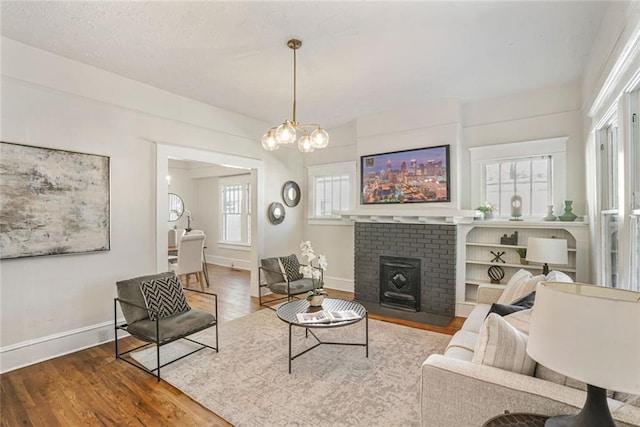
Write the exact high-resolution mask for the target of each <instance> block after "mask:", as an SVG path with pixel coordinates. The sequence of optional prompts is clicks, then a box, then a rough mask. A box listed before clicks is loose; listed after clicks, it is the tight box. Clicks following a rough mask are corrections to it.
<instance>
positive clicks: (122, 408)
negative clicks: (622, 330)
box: [0, 265, 463, 427]
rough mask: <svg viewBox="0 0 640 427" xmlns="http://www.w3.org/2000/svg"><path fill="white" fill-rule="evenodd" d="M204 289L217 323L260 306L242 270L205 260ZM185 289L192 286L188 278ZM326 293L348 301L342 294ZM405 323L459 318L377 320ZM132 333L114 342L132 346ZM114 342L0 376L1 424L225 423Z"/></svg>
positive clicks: (202, 298) (194, 299)
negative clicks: (132, 361) (134, 362)
mask: <svg viewBox="0 0 640 427" xmlns="http://www.w3.org/2000/svg"><path fill="white" fill-rule="evenodd" d="M208 267H209V268H208V271H209V278H210V282H211V287H210V288H209V290H210V291H211V292H214V293H216V294H217V295H218V317H219V321H220V323H221V324H223V323H226V322H228V321H230V320H233V319H236V318H238V317H242V316H245V315H247V314H250V313H253V312H255V311H258V310H259V309H260V307H259V305H258V299H257V298H251V297H250V294H249V273H248V272H247V271H235V270H231V269H229V268H227V267H220V266H214V265H209V266H208ZM191 287H192V288H194V289H198V287H197V285H196V284H195V283H193V284H192V285H191ZM330 295H331V296H332V297H337V298H345V299H353V294H352V293H349V292H341V291H334V290H331V291H330ZM187 300H188V301H189V304H190V305H191V306H193V307H196V308H202V309H205V310H207V309H209V310H211V306H212V305H211V304H212V297H209V296H206V295H202V294H198V293H195V292H187ZM371 318H377V319H380V320H386V321H393V322H395V323H401V324H405V325H407V326H412V327H419V328H422V329H429V330H434V331H436V332H443V333H449V334H451V333H454V332H455V331H457V330H458V329H459V328H460V325H461V324H462V320H463V319H459V318H457V319H454V321H453V322H452V323H451V324H450V325H449V326H448V327H445V328H436V327H429V326H427V325H421V324H413V323H412V322H406V321H395V320H394V319H385V318H380V317H379V316H373V315H372V316H371ZM137 343H138V342H137V341H136V340H134V339H133V338H125V339H121V340H120V344H119V345H121V346H122V348H123V349H127V348H133V347H134V346H135V345H136V344H137ZM113 352H114V350H113V343H105V344H102V345H99V346H96V347H92V348H89V349H86V350H82V351H78V352H76V353H73V354H69V355H66V356H61V357H58V358H56V359H52V360H48V361H45V362H42V363H38V364H36V365H32V366H28V367H26V368H22V369H17V370H15V371H11V372H8V373H6V374H3V375H0V413H1V416H0V422H1V424H0V425H2V426H6V427H14V426H46V427H53V426H80V425H81V426H113V425H123V426H151V425H153V426H177V425H180V426H191V425H198V426H229V425H230V424H229V423H228V422H226V421H225V420H224V419H222V418H220V417H218V416H217V415H216V414H214V413H212V412H211V411H209V410H208V409H206V408H204V407H203V406H201V405H200V404H198V403H197V402H195V401H194V400H192V399H191V398H190V397H189V396H187V395H185V394H183V393H182V392H181V391H179V390H177V389H176V388H174V387H173V386H171V385H169V384H168V383H166V382H164V381H160V382H157V381H156V379H155V378H154V377H152V376H150V375H148V374H146V373H144V372H142V371H140V370H138V369H135V368H134V367H132V366H130V365H128V364H126V363H124V362H122V361H116V360H115V358H114V353H113Z"/></svg>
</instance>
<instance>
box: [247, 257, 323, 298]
mask: <svg viewBox="0 0 640 427" xmlns="http://www.w3.org/2000/svg"><path fill="white" fill-rule="evenodd" d="M281 264H282V266H283V267H284V268H285V271H286V273H283V272H282V268H281V267H280V265H281ZM302 266H303V265H302ZM300 267H301V264H300V263H299V262H298V258H297V257H296V256H295V255H294V254H291V255H289V256H286V257H272V258H263V259H261V260H260V267H259V269H258V281H259V285H260V286H259V289H258V300H259V301H260V306H263V305H264V306H266V307H269V306H268V305H267V303H272V302H276V301H282V300H285V299H286V300H287V301H290V300H291V298H294V297H295V296H296V295H300V294H306V293H307V292H309V291H311V290H313V288H314V286H313V280H312V279H310V278H307V277H303V276H302V273H300ZM312 268H316V267H313V266H312ZM317 270H319V271H320V282H319V283H318V284H317V285H316V288H322V287H323V286H324V277H323V271H322V269H320V268H317ZM265 288H267V289H269V290H270V291H271V292H272V293H274V294H279V295H283V296H282V297H280V298H275V299H269V300H268V301H264V302H263V301H262V292H263V289H265ZM269 308H272V307H269Z"/></svg>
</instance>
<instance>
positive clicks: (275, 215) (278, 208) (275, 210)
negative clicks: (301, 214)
mask: <svg viewBox="0 0 640 427" xmlns="http://www.w3.org/2000/svg"><path fill="white" fill-rule="evenodd" d="M269 221H271V223H272V224H280V223H281V222H282V221H284V206H282V203H278V202H273V203H271V204H270V205H269Z"/></svg>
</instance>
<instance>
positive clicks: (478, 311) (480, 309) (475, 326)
mask: <svg viewBox="0 0 640 427" xmlns="http://www.w3.org/2000/svg"><path fill="white" fill-rule="evenodd" d="M490 308H491V306H490V305H488V304H478V305H476V306H475V307H474V308H473V310H471V313H469V317H467V320H465V321H464V323H463V324H462V330H464V331H470V332H475V333H478V332H480V327H481V326H482V323H483V322H484V319H486V317H487V313H489V309H490Z"/></svg>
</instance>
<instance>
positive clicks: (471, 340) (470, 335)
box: [447, 330, 478, 352]
mask: <svg viewBox="0 0 640 427" xmlns="http://www.w3.org/2000/svg"><path fill="white" fill-rule="evenodd" d="M477 341H478V334H477V333H475V332H470V331H464V330H459V331H458V332H456V333H455V334H454V335H453V337H452V338H451V341H449V344H448V345H447V350H448V349H450V348H452V347H460V348H464V349H467V350H469V351H471V352H473V350H474V349H475V348H476V342H477Z"/></svg>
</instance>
